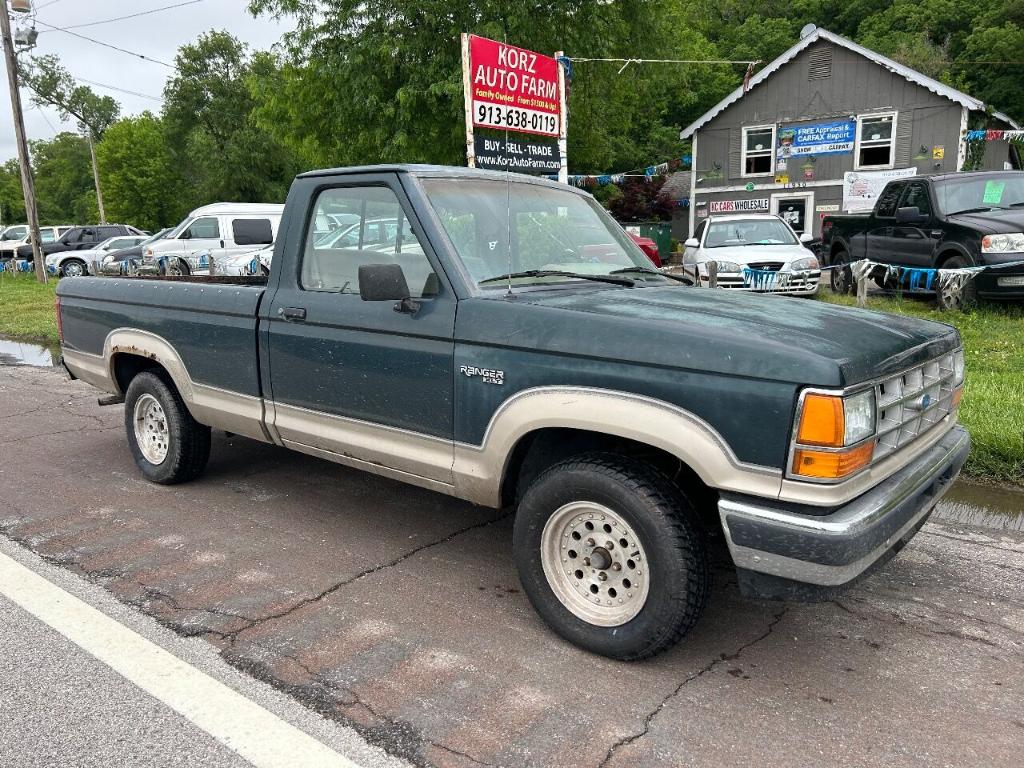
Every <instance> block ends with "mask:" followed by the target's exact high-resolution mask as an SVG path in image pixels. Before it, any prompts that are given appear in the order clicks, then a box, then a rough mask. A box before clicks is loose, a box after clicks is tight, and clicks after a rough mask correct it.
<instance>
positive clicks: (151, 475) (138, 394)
mask: <svg viewBox="0 0 1024 768" xmlns="http://www.w3.org/2000/svg"><path fill="white" fill-rule="evenodd" d="M145 396H148V397H149V398H152V399H155V400H156V402H157V403H158V404H159V406H160V407H161V408H162V410H163V416H164V419H165V422H166V430H167V440H166V444H167V447H166V456H165V458H164V459H163V460H162V461H160V462H159V463H155V462H153V461H151V460H150V459H148V458H147V457H146V456H145V455H144V452H143V448H142V446H141V445H140V444H139V440H138V438H137V437H136V429H135V422H136V404H137V403H138V402H139V400H140V398H143V397H145ZM124 426H125V432H126V433H127V437H128V447H129V449H130V450H131V452H132V458H133V459H135V464H136V466H138V468H139V471H141V472H142V474H143V476H144V477H145V478H146V479H147V480H149V481H150V482H153V483H159V484H161V485H173V484H175V483H184V482H187V481H189V480H194V479H196V478H197V477H199V476H200V475H201V474H202V473H203V471H204V470H205V469H206V462H207V461H208V460H209V458H210V428H209V427H207V426H204V425H203V424H200V423H199V422H197V421H196V420H195V419H193V418H192V414H190V413H189V412H188V409H187V408H186V407H185V403H184V402H182V400H181V396H180V395H179V394H178V390H177V389H176V388H175V387H174V384H173V383H172V382H171V381H170V380H169V379H168V378H167V377H166V376H165V375H160V374H157V373H152V372H144V373H140V374H139V375H138V376H136V377H135V378H134V379H132V381H131V384H129V385H128V391H127V393H126V394H125V398H124Z"/></svg>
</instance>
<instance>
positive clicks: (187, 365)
mask: <svg viewBox="0 0 1024 768" xmlns="http://www.w3.org/2000/svg"><path fill="white" fill-rule="evenodd" d="M329 215H345V216H347V217H354V218H352V219H351V221H352V226H354V227H355V229H354V230H353V232H354V234H353V236H352V237H351V238H350V239H349V240H347V241H346V242H345V243H344V244H342V245H339V244H338V238H336V237H332V236H327V237H326V238H325V237H324V235H323V233H321V232H318V230H317V227H316V222H317V220H318V219H319V218H322V217H324V216H329ZM382 220H386V221H388V222H390V223H392V224H393V226H389V227H380V226H378V223H379V222H380V221H382ZM57 295H58V300H59V307H58V312H59V319H60V326H59V327H60V329H61V347H62V352H63V361H64V365H65V366H66V368H67V369H68V371H69V372H70V373H71V374H72V375H73V376H75V377H77V378H80V379H82V380H84V381H87V382H89V383H91V384H94V385H95V386H97V387H99V388H101V389H104V390H106V391H108V392H110V393H112V394H113V395H114V398H113V399H115V400H116V399H118V398H123V400H124V403H125V411H124V418H125V429H126V432H127V437H128V445H129V447H130V449H131V452H132V455H133V456H134V459H135V462H136V464H137V465H138V467H139V469H140V471H141V473H142V474H143V476H145V477H146V478H148V479H149V480H151V481H153V482H157V483H175V482H182V481H186V480H191V479H193V478H196V477H198V476H199V475H200V474H201V472H202V471H203V468H204V466H205V465H206V461H207V458H208V456H209V453H210V445H211V435H210V430H211V428H216V429H221V430H226V431H229V432H233V433H235V434H238V435H244V436H246V437H250V438H252V439H255V440H260V441H263V442H267V443H273V444H276V445H281V446H285V447H288V448H292V449H294V450H297V451H302V452H304V453H309V454H313V455H315V456H319V457H322V458H324V459H328V460H330V461H334V462H338V463H340V464H345V465H348V466H352V467H357V468H359V469H362V470H365V471H367V472H373V473H376V474H378V475H382V476H385V477H388V478H393V479H396V480H401V481H404V482H407V483H413V484H416V485H419V486H422V487H424V488H429V489H431V490H433V491H437V492H440V493H446V494H450V495H452V496H455V497H458V498H461V499H467V500H469V501H471V502H474V503H477V504H482V505H487V506H491V507H508V508H510V509H514V510H515V527H514V532H513V541H512V545H513V554H514V557H515V560H516V565H517V567H518V569H519V574H520V578H521V579H522V582H523V586H524V589H525V591H526V593H527V595H528V596H529V598H530V600H531V601H532V602H533V604H534V606H535V607H536V608H537V610H538V611H539V612H540V614H541V615H542V616H543V617H544V618H545V619H546V620H547V621H548V623H549V624H550V625H551V626H552V627H553V628H554V629H555V630H556V631H558V632H559V633H560V634H562V635H563V636H564V637H566V638H568V639H570V640H571V641H573V642H575V643H578V644H579V645H582V646H584V647H586V648H589V649H591V650H593V651H596V652H597V653H601V654H605V655H608V656H613V657H616V658H621V659H637V658H642V657H645V656H649V655H651V654H654V653H657V652H658V651H660V650H663V649H665V648H668V647H669V646H671V645H672V644H673V643H674V642H675V641H676V640H678V639H679V638H680V637H682V636H683V635H684V634H685V633H686V632H687V631H688V630H689V629H690V628H691V627H692V626H693V625H694V623H695V622H696V621H697V618H698V616H699V615H700V613H701V611H702V609H703V607H704V604H705V602H706V600H707V598H708V594H709V581H708V579H709V551H711V549H710V547H711V544H712V543H714V542H715V541H717V542H719V543H722V542H723V541H724V543H725V544H727V545H728V552H729V555H731V558H732V561H733V562H734V564H735V566H736V568H737V573H738V575H739V582H740V585H741V589H742V590H743V592H744V593H745V594H747V595H750V596H761V597H773V598H779V597H803V598H808V597H812V598H821V597H826V598H827V597H829V596H831V595H832V594H833V593H834V592H835V590H836V589H838V588H840V587H842V586H843V585H846V584H848V583H850V582H851V581H853V580H855V579H857V578H860V577H861V576H863V575H865V574H866V573H868V572H869V571H870V570H871V569H872V568H873V567H876V566H877V565H879V564H880V563H882V562H884V561H885V560H886V559H887V558H888V557H891V556H892V555H893V554H895V553H896V552H897V551H899V549H901V548H902V547H903V545H904V544H905V543H906V542H907V541H908V540H909V539H910V537H911V536H913V535H914V533H915V532H916V531H917V529H918V528H920V526H921V525H923V524H924V522H925V520H926V519H927V517H928V515H929V513H930V512H931V511H932V509H933V508H934V506H935V503H936V501H937V500H938V499H939V498H940V497H941V496H942V494H943V493H944V492H945V491H946V489H947V488H949V486H950V484H951V483H952V482H953V480H954V479H955V478H956V476H957V474H958V473H959V471H960V468H961V466H962V465H963V463H964V461H965V460H966V457H967V452H968V449H969V445H970V439H969V438H968V436H967V433H966V432H965V431H964V429H963V428H962V427H960V426H959V425H957V423H956V422H957V408H958V405H959V402H960V394H961V391H962V385H963V380H964V357H963V349H962V347H961V344H960V338H959V336H958V335H957V332H956V331H955V330H954V329H953V328H951V327H949V326H946V325H940V324H938V323H930V322H925V321H921V320H915V319H912V318H906V317H894V316H890V315H879V314H876V313H874V312H867V311H864V310H857V309H852V308H843V307H836V306H833V305H830V304H826V303H824V302H816V301H806V300H801V299H792V298H786V297H780V296H756V295H740V294H735V293H729V292H725V291H709V290H701V289H697V288H691V287H689V286H686V285H682V284H681V283H680V282H678V281H676V280H673V279H671V278H670V277H669V276H668V275H665V274H663V273H661V272H659V271H657V270H655V269H653V268H652V266H651V262H650V260H649V259H648V258H647V256H646V255H644V253H643V252H642V251H641V250H640V249H639V248H638V247H637V246H636V244H635V243H633V242H632V241H631V240H630V239H629V238H628V237H627V235H626V233H625V232H624V231H623V229H622V228H621V227H620V226H619V225H618V224H616V223H615V221H614V220H613V219H611V218H610V217H609V216H608V214H607V213H606V212H605V211H604V210H603V209H602V208H601V207H600V205H598V204H597V203H596V202H595V201H594V199H593V198H592V197H590V196H589V195H587V194H585V193H583V192H581V191H579V190H575V189H572V188H571V187H567V186H564V185H559V184H555V183H553V182H549V181H545V180H542V179H534V178H529V177H523V176H515V175H511V176H509V175H504V174H499V173H491V172H487V171H480V170H472V169H466V168H440V167H427V166H374V167H368V168H348V169H335V170H331V171H317V172H311V173H307V174H303V175H302V176H300V177H299V178H298V179H296V181H295V183H294V184H293V185H292V189H291V191H290V192H289V194H288V201H287V204H286V206H285V210H284V216H283V218H282V220H281V228H280V230H279V234H278V238H277V241H276V244H275V251H274V258H273V263H272V267H271V272H270V275H269V276H268V277H239V278H229V277H222V278H213V279H211V278H203V277H197V276H191V277H164V278H161V277H153V278H143V277H138V278H114V277H111V278H105V277H73V278H68V279H64V280H61V282H60V284H59V286H58V288H57ZM339 508H343V505H341V507H339ZM495 556H496V557H498V556H500V553H495ZM457 609H458V606H457V605H456V604H455V603H453V604H452V610H457Z"/></svg>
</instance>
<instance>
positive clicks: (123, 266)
mask: <svg viewBox="0 0 1024 768" xmlns="http://www.w3.org/2000/svg"><path fill="white" fill-rule="evenodd" d="M172 229H173V228H172V227H165V228H164V229H161V230H160V231H159V232H157V233H155V234H152V235H150V236H149V237H147V238H146V239H145V240H143V241H142V242H140V243H136V244H135V245H132V246H130V247H128V248H122V249H120V250H115V251H110V252H108V253H107V254H106V255H105V256H104V257H103V258H102V259H101V260H100V266H99V273H100V274H101V275H131V274H136V273H137V272H138V270H139V265H140V264H141V263H142V249H143V248H145V247H146V246H147V245H149V244H150V243H155V242H156V241H157V240H161V239H163V238H165V237H167V235H169V234H170V232H171V231H172Z"/></svg>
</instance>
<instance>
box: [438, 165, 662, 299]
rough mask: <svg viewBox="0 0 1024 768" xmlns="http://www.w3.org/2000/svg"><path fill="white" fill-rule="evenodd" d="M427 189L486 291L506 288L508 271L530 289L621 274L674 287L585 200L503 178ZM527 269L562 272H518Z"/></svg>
mask: <svg viewBox="0 0 1024 768" xmlns="http://www.w3.org/2000/svg"><path fill="white" fill-rule="evenodd" d="M423 187H424V189H425V190H426V193H427V197H428V198H429V199H430V203H431V205H432V206H433V207H434V210H435V211H436V212H437V215H438V217H439V218H440V220H441V224H442V225H443V226H444V229H445V231H446V232H447V233H448V237H449V238H451V241H452V243H453V244H454V246H455V249H456V251H458V255H459V258H461V259H462V261H463V263H464V264H465V265H466V269H467V270H468V271H469V274H470V275H471V276H472V277H473V279H474V280H476V281H477V283H478V284H481V286H482V287H485V288H496V287H500V286H501V282H500V281H497V280H494V278H497V277H499V276H504V275H508V274H515V275H517V276H515V277H512V278H509V279H510V281H511V282H512V283H514V284H516V285H526V284H536V283H552V282H566V281H567V280H568V281H573V280H574V279H576V278H573V277H572V274H578V275H609V274H613V273H621V271H622V270H629V280H630V281H633V280H640V281H643V282H657V283H661V284H663V283H667V282H669V281H668V280H667V279H666V278H664V277H663V276H662V275H661V274H660V273H658V272H656V271H655V270H654V269H653V267H652V265H651V262H650V260H649V259H648V258H647V256H645V255H644V253H643V251H641V250H640V249H639V248H638V247H637V246H636V245H634V244H633V242H632V241H631V240H630V239H629V238H628V237H627V236H626V233H625V230H623V229H622V227H620V226H619V225H618V224H616V223H615V221H614V219H612V218H611V217H610V216H609V215H608V214H607V213H605V211H604V210H603V209H602V208H601V207H600V205H598V203H597V202H596V201H595V200H593V199H591V198H589V197H586V196H584V195H581V194H578V193H576V192H570V191H568V190H562V189H558V188H555V187H549V186H542V185H540V184H531V183H529V182H522V181H510V182H505V181H501V180H498V179H465V178H461V179H424V180H423ZM634 270H635V271H634ZM524 272H532V273H536V272H561V273H563V274H560V275H551V274H547V275H545V274H522V275H518V273H524ZM564 273H570V274H569V275H566V274H564ZM609 282H611V281H609ZM623 282H625V281H623Z"/></svg>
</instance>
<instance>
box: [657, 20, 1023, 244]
mask: <svg viewBox="0 0 1024 768" xmlns="http://www.w3.org/2000/svg"><path fill="white" fill-rule="evenodd" d="M979 128H990V129H1017V128H1019V126H1018V125H1017V124H1016V123H1015V122H1014V121H1013V120H1012V119H1010V118H1009V117H1007V116H1006V115H1003V114H1000V113H998V112H993V111H992V110H991V109H990V108H989V107H988V106H986V105H985V104H984V103H983V102H982V101H980V100H979V99H976V98H974V97H972V96H969V95H967V94H966V93H963V92H961V91H958V90H956V89H955V88H951V87H950V86H948V85H944V84H943V83H940V82H938V81H937V80H933V79H932V78H930V77H927V76H926V75H923V74H921V73H920V72H916V71H915V70H912V69H910V68H909V67H905V66H903V65H902V64H898V63H897V62H895V61H893V60H891V59H887V58H886V57H885V56H882V55H880V54H877V53H875V52H874V51H871V50H868V49H867V48H864V47H863V46H860V45H857V44H856V43H854V42H853V41H851V40H847V39H846V38H844V37H840V36H839V35H834V34H832V33H831V32H828V31H826V30H824V29H817V28H814V27H811V26H809V27H808V28H806V29H805V30H804V34H803V36H802V38H801V39H800V41H799V42H798V43H797V44H796V45H794V46H793V47H792V48H790V49H789V50H787V51H786V52H785V53H783V54H782V55H781V56H779V57H778V58H777V59H775V60H774V61H773V62H771V63H770V64H769V65H768V66H766V67H765V68H764V69H762V70H761V71H760V72H758V73H757V74H755V75H753V76H752V77H751V78H750V81H749V84H748V87H747V89H746V90H744V88H743V87H742V86H741V87H740V88H737V89H736V90H735V91H733V92H732V93H731V94H729V95H728V96H727V97H726V98H725V99H723V100H722V101H721V102H719V103H718V104H716V105H715V106H714V107H713V108H712V109H710V110H709V111H708V112H707V113H705V114H704V115H702V116H701V117H700V119H698V120H697V121H696V122H694V123H693V124H692V125H690V126H688V127H687V128H686V129H684V130H683V131H682V133H681V134H680V138H682V139H684V140H685V139H690V140H691V141H692V143H693V150H692V153H691V154H692V156H693V163H692V168H691V171H690V187H691V191H690V206H689V208H686V209H679V210H678V211H677V212H676V214H675V217H676V219H677V220H676V221H674V222H673V234H674V235H675V236H676V237H677V238H682V237H685V236H688V235H689V234H691V233H693V232H694V230H695V228H696V225H697V224H699V223H700V220H701V219H702V218H704V217H707V216H708V215H709V214H715V213H726V212H732V211H761V212H772V213H778V214H779V215H781V216H782V217H783V218H785V219H786V220H787V221H789V222H790V223H791V224H792V225H793V227H794V229H796V230H797V231H798V232H805V231H806V232H810V233H811V234H813V235H814V236H815V237H817V236H818V234H819V232H820V221H821V218H822V217H824V216H825V215H826V214H828V213H834V212H838V211H860V210H866V209H870V208H871V206H872V205H873V202H874V197H875V196H876V195H877V193H878V192H879V191H880V189H881V187H882V186H884V184H885V182H887V181H888V179H889V178H893V177H898V176H899V175H911V174H914V173H937V172H949V171H952V170H962V169H963V168H964V165H965V163H966V162H967V161H968V143H967V142H966V134H967V131H968V130H969V129H971V130H975V129H979ZM984 149H985V151H984V157H983V159H982V160H981V161H980V163H976V167H980V168H984V169H1003V168H1020V167H1021V166H1020V157H1019V155H1018V152H1017V148H1016V147H1015V146H1013V145H1012V144H1010V143H1009V142H1007V141H986V142H984Z"/></svg>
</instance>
